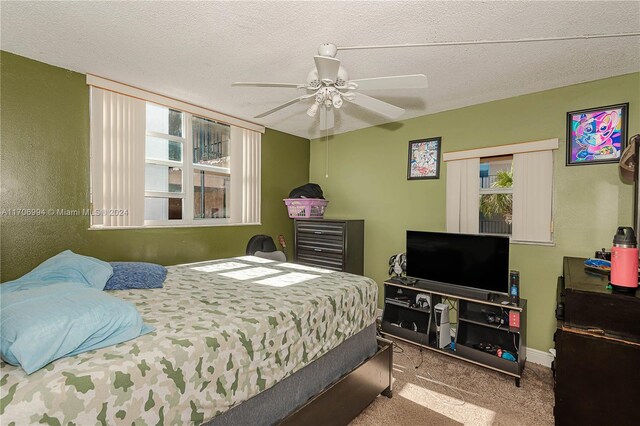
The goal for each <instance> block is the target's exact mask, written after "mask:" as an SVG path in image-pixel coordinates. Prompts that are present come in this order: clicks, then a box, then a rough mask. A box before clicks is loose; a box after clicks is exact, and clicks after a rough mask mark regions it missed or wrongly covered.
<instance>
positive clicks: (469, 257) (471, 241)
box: [407, 231, 509, 293]
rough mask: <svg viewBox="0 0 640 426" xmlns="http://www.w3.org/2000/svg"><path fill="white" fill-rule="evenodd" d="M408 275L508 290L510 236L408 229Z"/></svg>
mask: <svg viewBox="0 0 640 426" xmlns="http://www.w3.org/2000/svg"><path fill="white" fill-rule="evenodd" d="M407 276H410V277H413V278H420V279H425V280H429V281H437V282H440V283H445V284H452V285H456V286H463V287H469V288H473V289H478V290H483V291H485V292H489V293H508V292H509V237H506V236H496V235H470V234H453V233H451V234H450V233H446V232H424V231H407Z"/></svg>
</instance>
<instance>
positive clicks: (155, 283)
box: [104, 262, 167, 290]
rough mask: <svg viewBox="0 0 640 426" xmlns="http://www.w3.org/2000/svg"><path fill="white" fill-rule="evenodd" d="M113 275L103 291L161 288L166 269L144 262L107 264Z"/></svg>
mask: <svg viewBox="0 0 640 426" xmlns="http://www.w3.org/2000/svg"><path fill="white" fill-rule="evenodd" d="M109 263H110V265H111V267H112V268H113V275H112V276H111V278H109V281H107V284H106V285H105V286H104V289H105V290H128V289H133V288H162V283H163V282H164V279H165V278H166V277H167V268H165V267H164V266H162V265H156V264H154V263H146V262H109Z"/></svg>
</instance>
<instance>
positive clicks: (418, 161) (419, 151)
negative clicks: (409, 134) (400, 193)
mask: <svg viewBox="0 0 640 426" xmlns="http://www.w3.org/2000/svg"><path fill="white" fill-rule="evenodd" d="M441 145H442V138H440V137H437V138H428V139H419V140H415V141H410V142H409V164H408V167H407V179H408V180H413V179H438V178H439V177H440V149H441Z"/></svg>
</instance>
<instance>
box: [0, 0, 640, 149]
mask: <svg viewBox="0 0 640 426" xmlns="http://www.w3.org/2000/svg"><path fill="white" fill-rule="evenodd" d="M0 15H1V22H0V23H1V39H0V41H1V43H0V44H1V47H2V50H6V51H9V52H13V53H16V54H18V55H22V56H26V57H29V58H33V59H36V60H39V61H42V62H46V63H49V64H53V65H57V66H60V67H64V68H68V69H72V70H75V71H79V72H82V73H92V74H95V75H99V76H102V77H107V78H110V79H113V80H117V81H120V82H123V83H127V84H130V85H134V86H138V87H141V88H144V89H148V90H151V91H154V92H157V93H161V94H165V95H168V96H172V97H175V98H179V99H182V100H185V101H188V102H191V103H195V104H197V105H201V106H204V107H207V108H211V109H214V110H217V111H220V112H223V113H225V114H230V115H234V116H237V117H240V118H244V119H248V120H251V121H254V122H257V123H260V124H263V125H265V126H267V127H270V128H273V129H277V130H280V131H283V132H287V133H291V134H294V135H298V136H303V137H306V138H315V137H319V136H321V132H320V130H319V125H318V118H317V117H316V119H315V120H314V119H312V118H310V117H308V116H307V115H306V114H305V110H306V108H307V107H308V106H309V104H308V103H301V104H297V105H294V106H291V107H289V108H286V109H283V110H281V111H279V112H276V113H274V114H272V115H270V116H267V117H265V118H263V119H259V120H254V119H252V117H253V116H255V115H257V114H259V113H261V112H263V111H266V110H268V109H270V108H273V107H275V106H277V105H279V104H281V103H283V102H285V101H287V100H289V99H292V98H294V97H296V96H299V95H300V94H301V93H300V92H299V91H296V90H295V89H283V88H246V87H236V88H232V87H231V86H230V85H231V83H232V82H234V81H273V82H287V83H304V82H305V79H306V76H307V73H308V72H309V70H310V69H312V68H313V66H314V63H313V55H315V54H316V51H317V48H318V45H320V44H321V43H325V42H330V43H334V44H336V45H337V46H338V47H340V46H355V45H372V44H404V43H422V42H438V41H453V40H481V39H491V40H494V39H507V38H537V37H557V36H570V35H584V34H602V33H622V32H638V31H640V2H638V1H633V2H611V1H603V2H586V1H585V2H395V1H385V2H356V1H351V2H316V1H313V2H7V1H3V2H2V3H1V4H0ZM337 57H338V58H339V59H341V60H342V64H343V66H345V68H346V69H347V70H348V72H349V76H350V78H352V79H359V78H368V77H382V76H387V75H400V74H416V73H423V74H426V75H427V77H428V79H429V88H428V89H421V90H408V89H403V90H397V91H377V92H374V91H369V92H367V94H368V95H371V96H374V97H377V98H379V99H382V100H384V101H387V102H390V103H393V104H396V105H398V106H401V107H403V108H405V109H406V113H405V115H404V116H403V117H401V119H404V118H410V117H416V116H420V115H425V114H430V113H433V112H437V111H443V110H448V109H453V108H458V107H463V106H467V105H473V104H477V103H481V102H486V101H490V100H495V99H502V98H507V97H511V96H516V95H521V94H525V93H531V92H535V91H540V90H545V89H550V88H554V87H560V86H565V85H569V84H573V83H579V82H583V81H589V80H595V79H599V78H604V77H609V76H614V75H620V74H625V73H629V72H633V71H638V70H640V38H639V37H633V38H624V39H622V38H620V39H614V38H611V39H604V40H580V41H554V42H544V43H524V44H517V45H506V44H503V45H484V46H451V47H417V48H403V49H384V50H354V51H339V52H338V55H337ZM387 121H389V120H388V119H385V118H383V117H380V116H376V115H374V114H372V113H367V112H366V111H364V110H362V109H360V108H358V107H357V106H355V105H348V104H347V105H345V106H344V107H343V108H342V109H341V110H340V111H339V112H338V114H337V116H336V127H335V129H333V132H334V133H343V132H347V131H351V130H356V129H360V128H364V127H369V126H373V125H377V124H382V123H385V122H387Z"/></svg>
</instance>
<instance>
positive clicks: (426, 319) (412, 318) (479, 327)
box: [382, 279, 527, 386]
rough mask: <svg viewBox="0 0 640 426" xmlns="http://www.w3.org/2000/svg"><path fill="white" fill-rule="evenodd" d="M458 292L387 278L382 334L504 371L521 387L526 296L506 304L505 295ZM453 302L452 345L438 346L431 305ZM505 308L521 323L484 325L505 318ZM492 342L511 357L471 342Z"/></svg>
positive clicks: (451, 313) (426, 284)
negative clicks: (421, 298) (423, 299)
mask: <svg viewBox="0 0 640 426" xmlns="http://www.w3.org/2000/svg"><path fill="white" fill-rule="evenodd" d="M462 291H463V292H457V289H456V288H455V287H449V288H446V286H443V285H442V284H441V283H434V284H432V283H430V282H428V281H423V280H418V281H417V282H416V284H415V285H411V286H409V285H406V284H404V283H403V282H401V281H400V280H397V279H392V280H389V281H386V282H385V283H384V297H385V304H384V312H383V315H382V333H383V334H385V335H388V336H391V337H395V338H398V339H400V340H404V341H406V342H408V343H412V344H414V345H417V346H420V347H423V348H426V349H429V350H433V351H435V352H440V353H442V354H445V355H448V356H452V357H455V358H458V359H462V360H465V361H468V362H471V363H473V364H476V365H481V366H483V367H486V368H490V369H492V370H496V371H499V372H502V373H505V374H508V375H510V376H512V377H514V378H515V383H516V386H520V378H521V377H522V371H523V370H524V364H525V361H526V326H527V322H526V304H527V302H526V300H524V299H520V303H519V305H518V306H514V305H511V304H507V303H508V302H509V299H508V297H507V296H506V295H493V297H492V298H491V299H487V300H483V299H480V298H475V297H470V296H469V295H468V293H466V292H464V291H465V290H464V289H463V290H462ZM419 294H423V295H427V296H428V297H429V300H430V303H429V308H423V307H415V306H413V304H415V301H416V296H417V295H419ZM444 302H447V303H448V304H450V306H451V304H453V305H455V306H456V309H454V310H453V311H451V310H450V315H449V320H450V323H451V325H452V327H453V326H454V325H455V328H456V333H455V335H454V336H452V342H453V345H449V346H447V347H445V348H439V347H438V344H437V332H436V318H435V313H434V309H433V307H434V306H435V305H436V304H438V303H444ZM510 311H516V312H518V313H519V315H520V326H519V327H511V326H510V325H509V323H508V321H507V322H506V323H504V324H492V323H489V322H488V320H487V317H488V316H489V315H491V314H492V316H497V317H498V318H502V317H503V315H504V317H505V318H508V314H509V312H510ZM479 343H491V344H493V345H497V346H499V347H500V348H502V349H503V350H506V351H508V352H510V353H511V354H513V355H514V357H515V358H516V360H515V361H510V360H508V359H505V358H501V357H498V356H496V355H494V354H491V353H488V352H484V351H481V350H479V349H476V348H475V347H474V345H477V344H479Z"/></svg>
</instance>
